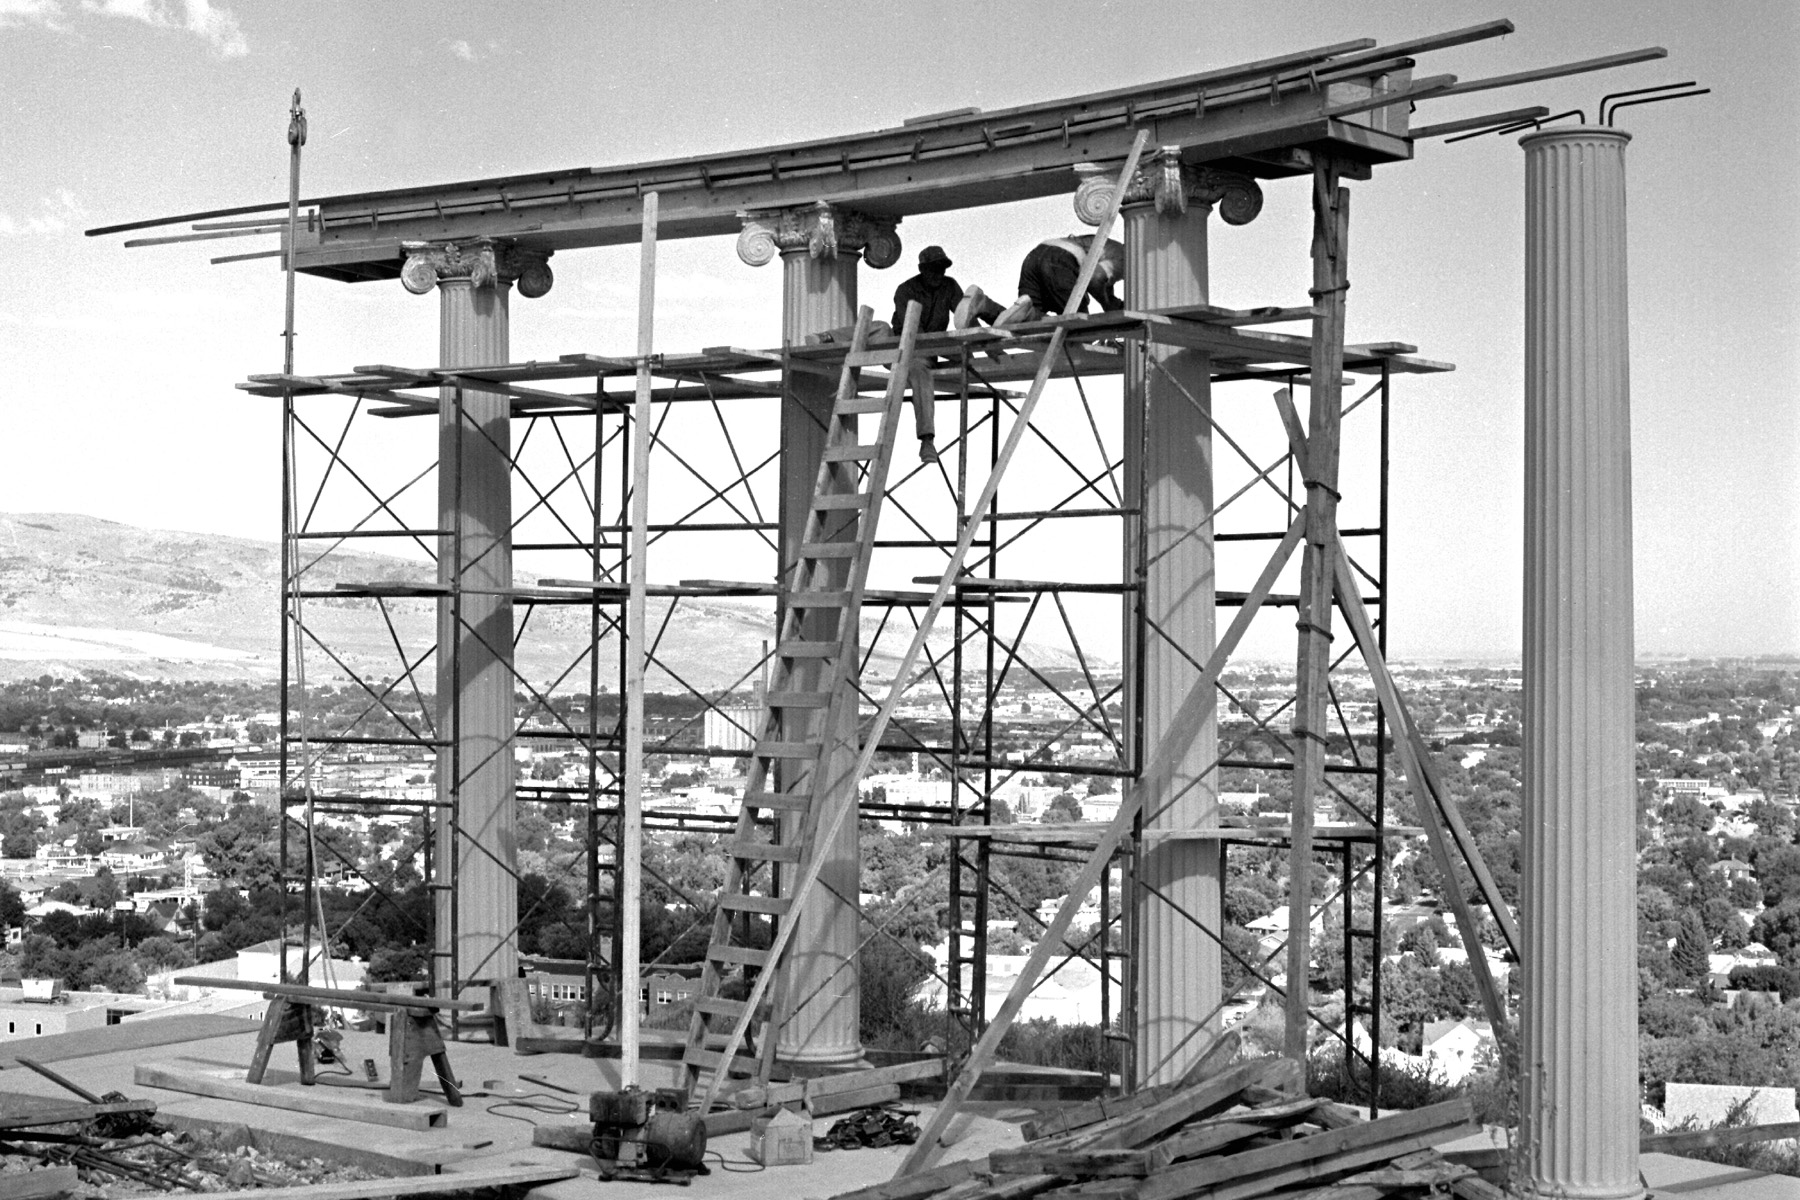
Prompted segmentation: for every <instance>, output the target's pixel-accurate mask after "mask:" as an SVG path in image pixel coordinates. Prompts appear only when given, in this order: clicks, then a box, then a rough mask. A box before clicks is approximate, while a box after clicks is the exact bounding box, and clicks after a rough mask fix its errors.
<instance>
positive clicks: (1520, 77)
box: [1414, 46, 1669, 136]
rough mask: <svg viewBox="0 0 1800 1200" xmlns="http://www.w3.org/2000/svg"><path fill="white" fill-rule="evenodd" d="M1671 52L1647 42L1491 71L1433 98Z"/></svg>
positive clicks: (1582, 71) (1601, 68) (1583, 71)
mask: <svg viewBox="0 0 1800 1200" xmlns="http://www.w3.org/2000/svg"><path fill="white" fill-rule="evenodd" d="M1668 56H1669V52H1668V51H1667V50H1665V49H1663V48H1662V47H1661V46H1647V47H1645V48H1644V49H1642V50H1623V51H1620V52H1619V53H1617V54H1602V55H1601V56H1600V57H1599V58H1584V59H1582V60H1580V61H1579V62H1572V63H1562V64H1560V65H1559V66H1554V67H1535V68H1533V69H1532V70H1529V71H1514V72H1513V73H1512V74H1510V75H1490V76H1488V77H1487V78H1486V79H1466V80H1462V81H1460V82H1458V83H1453V84H1451V85H1450V86H1449V87H1447V88H1442V89H1440V90H1439V91H1438V92H1437V94H1436V95H1434V96H1432V97H1431V98H1432V99H1433V100H1437V99H1440V98H1442V97H1444V96H1460V95H1463V94H1464V93H1467V92H1485V91H1490V90H1492V89H1494V88H1505V87H1516V86H1517V85H1519V84H1521V83H1536V82H1538V81H1539V80H1541V79H1561V78H1564V77H1565V76H1568V75H1582V74H1586V73H1587V72H1589V71H1605V70H1608V69H1610V68H1612V67H1624V66H1629V65H1630V64H1632V63H1641V62H1649V61H1651V60H1652V59H1658V58H1667V57H1668ZM1414 136H1417V135H1416V134H1415V135H1414Z"/></svg>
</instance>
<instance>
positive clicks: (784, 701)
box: [769, 601, 831, 708]
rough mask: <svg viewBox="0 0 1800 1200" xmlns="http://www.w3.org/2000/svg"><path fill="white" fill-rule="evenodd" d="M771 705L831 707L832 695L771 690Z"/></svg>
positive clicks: (776, 706) (784, 706)
mask: <svg viewBox="0 0 1800 1200" xmlns="http://www.w3.org/2000/svg"><path fill="white" fill-rule="evenodd" d="M790 603H791V601H790ZM769 707H770V708H830V707H831V696H830V695H829V694H828V693H826V692H770V693H769Z"/></svg>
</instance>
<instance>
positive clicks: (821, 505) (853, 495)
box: [812, 492, 869, 512]
mask: <svg viewBox="0 0 1800 1200" xmlns="http://www.w3.org/2000/svg"><path fill="white" fill-rule="evenodd" d="M812 506H813V507H814V508H816V509H818V510H819V511H820V512H825V511H827V510H830V509H840V508H867V507H869V493H867V492H826V493H825V494H824V495H823V496H814V497H813V502H812Z"/></svg>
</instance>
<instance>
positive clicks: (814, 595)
mask: <svg viewBox="0 0 1800 1200" xmlns="http://www.w3.org/2000/svg"><path fill="white" fill-rule="evenodd" d="M848 603H850V593H849V592H795V593H794V594H793V595H791V596H789V597H788V607H789V608H842V607H844V605H846V604H848Z"/></svg>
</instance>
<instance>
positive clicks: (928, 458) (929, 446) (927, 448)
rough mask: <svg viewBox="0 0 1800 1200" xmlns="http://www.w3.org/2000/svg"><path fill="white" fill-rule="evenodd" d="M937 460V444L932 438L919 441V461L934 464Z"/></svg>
mask: <svg viewBox="0 0 1800 1200" xmlns="http://www.w3.org/2000/svg"><path fill="white" fill-rule="evenodd" d="M937 460H938V452H937V442H936V441H935V440H934V439H932V438H928V437H926V438H920V439H919V461H920V462H922V463H934V462H936V461H937Z"/></svg>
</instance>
